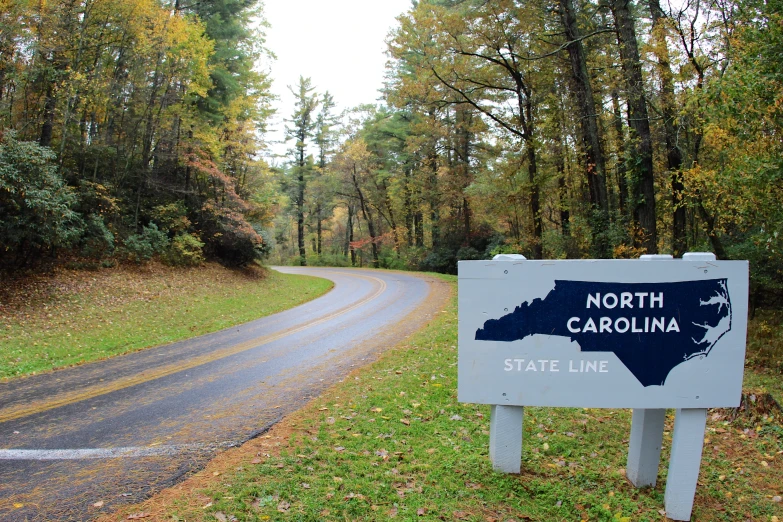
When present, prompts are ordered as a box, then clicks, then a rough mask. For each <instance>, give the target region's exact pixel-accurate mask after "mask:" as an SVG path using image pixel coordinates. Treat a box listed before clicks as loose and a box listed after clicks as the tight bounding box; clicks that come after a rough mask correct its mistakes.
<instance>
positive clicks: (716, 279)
mask: <svg viewBox="0 0 783 522" xmlns="http://www.w3.org/2000/svg"><path fill="white" fill-rule="evenodd" d="M747 302H748V263H747V262H746V261H681V260H677V261H674V260H652V261H647V262H641V261H640V260H599V261H463V262H460V263H459V400H460V401H463V402H472V403H482V404H501V405H520V406H522V405H525V406H583V407H605V408H712V407H731V406H738V405H739V401H740V395H741V392H742V375H743V362H744V358H745V335H746V330H747Z"/></svg>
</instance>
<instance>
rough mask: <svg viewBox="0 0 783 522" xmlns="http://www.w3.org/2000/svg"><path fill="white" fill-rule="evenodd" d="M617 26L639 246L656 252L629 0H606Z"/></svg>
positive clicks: (646, 128) (648, 143) (647, 140)
mask: <svg viewBox="0 0 783 522" xmlns="http://www.w3.org/2000/svg"><path fill="white" fill-rule="evenodd" d="M610 7H611V10H612V15H613V16H614V22H615V28H616V30H617V41H618V44H619V47H620V58H621V62H622V69H623V74H624V76H625V84H626V90H627V101H628V126H629V128H630V129H631V140H632V142H633V145H634V149H635V156H636V157H635V158H634V162H633V178H632V194H633V198H634V202H633V205H634V216H635V218H636V221H637V224H638V226H639V229H640V232H641V236H642V237H641V241H640V242H639V244H640V246H641V247H642V248H644V250H646V251H647V253H649V254H656V253H658V233H657V229H656V215H655V183H654V179H653V157H652V139H651V136H650V119H649V115H648V113H647V101H646V100H645V97H644V80H643V78H642V65H641V61H640V59H639V47H638V44H637V41H636V27H635V22H634V19H633V17H632V16H631V11H630V8H629V0H610Z"/></svg>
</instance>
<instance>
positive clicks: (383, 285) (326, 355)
mask: <svg viewBox="0 0 783 522" xmlns="http://www.w3.org/2000/svg"><path fill="white" fill-rule="evenodd" d="M278 270H280V271H282V272H286V273H297V274H306V275H313V276H318V277H324V278H327V279H330V280H332V281H333V282H334V284H335V286H334V289H333V290H332V291H330V292H329V293H327V294H326V295H325V296H323V297H321V298H318V299H316V300H314V301H311V302H309V303H307V304H304V305H302V306H299V307H297V308H294V309H292V310H288V311H286V312H283V313H280V314H277V315H274V316H270V317H267V318H264V319H259V320H257V321H253V322H251V323H247V324H244V325H241V326H237V327H234V328H230V329H227V330H223V331H221V332H217V333H214V334H209V335H205V336H202V337H198V338H195V339H191V340H188V341H183V342H178V343H173V344H169V345H165V346H161V347H157V348H151V349H148V350H144V351H141V352H137V353H134V354H130V355H127V356H122V357H116V358H113V359H109V360H106V361H101V362H97V363H93V364H87V365H84V366H80V367H76V368H70V369H66V370H60V371H56V372H53V373H49V374H46V375H39V376H34V377H29V378H24V379H17V380H12V381H8V382H4V383H0V520H4V521H5V520H8V521H16V520H19V521H26V520H30V521H34V520H69V521H71V520H90V519H92V518H94V517H95V516H97V515H99V514H101V513H104V512H107V511H110V510H111V509H112V508H113V507H117V505H119V504H122V503H128V502H138V501H140V500H142V499H144V498H146V497H148V496H149V495H150V494H152V493H154V492H155V491H157V490H159V489H161V488H163V487H166V486H169V485H171V484H173V483H175V482H176V481H177V480H179V478H180V477H182V476H183V475H185V474H187V473H190V472H192V471H194V470H196V469H199V468H200V467H201V466H203V464H204V463H205V462H206V461H208V460H209V459H210V458H212V457H213V456H214V455H215V453H216V452H218V451H220V450H221V449H222V448H226V447H230V446H235V445H238V444H241V443H242V442H244V441H246V440H248V439H249V438H252V437H254V436H256V435H258V434H259V433H262V432H264V431H265V430H266V429H268V428H269V427H270V426H271V425H272V424H274V423H275V422H276V421H277V420H279V419H280V418H281V417H282V416H283V415H285V414H286V413H289V412H291V411H294V410H295V409H297V408H298V407H300V406H301V405H302V404H303V403H304V402H306V401H307V400H308V399H309V398H311V397H314V396H317V395H318V394H319V393H320V391H322V390H323V389H324V388H325V387H326V386H328V385H330V384H332V383H334V382H335V381H337V380H339V379H341V378H343V377H344V376H345V375H347V373H348V372H349V371H350V370H351V368H352V367H354V366H356V365H360V364H363V363H365V362H367V361H368V360H369V359H371V358H373V357H374V356H375V355H376V354H377V353H378V352H379V351H380V350H381V349H383V348H384V347H386V346H389V345H390V344H392V343H394V342H395V341H397V340H399V338H400V337H401V336H404V335H406V334H407V333H410V332H412V331H414V330H415V329H416V328H418V327H419V326H421V325H422V324H423V323H424V322H425V321H426V320H427V319H428V318H429V316H430V314H431V313H432V311H433V310H432V307H433V306H437V304H433V303H432V302H431V301H432V299H427V298H428V295H429V293H430V284H429V283H428V282H427V281H425V280H424V279H421V278H418V277H413V276H409V275H405V274H400V273H395V272H381V271H367V270H354V269H336V268H299V267H286V268H278Z"/></svg>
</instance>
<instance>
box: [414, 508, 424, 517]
mask: <svg viewBox="0 0 783 522" xmlns="http://www.w3.org/2000/svg"><path fill="white" fill-rule="evenodd" d="M426 512H427V510H426V509H424V508H419V509H417V510H416V514H417V515H418V516H420V517H423V516H424V514H425V513H426Z"/></svg>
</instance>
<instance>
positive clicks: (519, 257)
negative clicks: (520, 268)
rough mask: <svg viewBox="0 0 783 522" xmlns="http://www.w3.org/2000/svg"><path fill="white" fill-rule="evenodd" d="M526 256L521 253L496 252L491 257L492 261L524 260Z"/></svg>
mask: <svg viewBox="0 0 783 522" xmlns="http://www.w3.org/2000/svg"><path fill="white" fill-rule="evenodd" d="M526 260H527V258H526V257H525V256H523V255H522V254H498V255H496V256H495V257H493V258H492V261H526Z"/></svg>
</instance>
